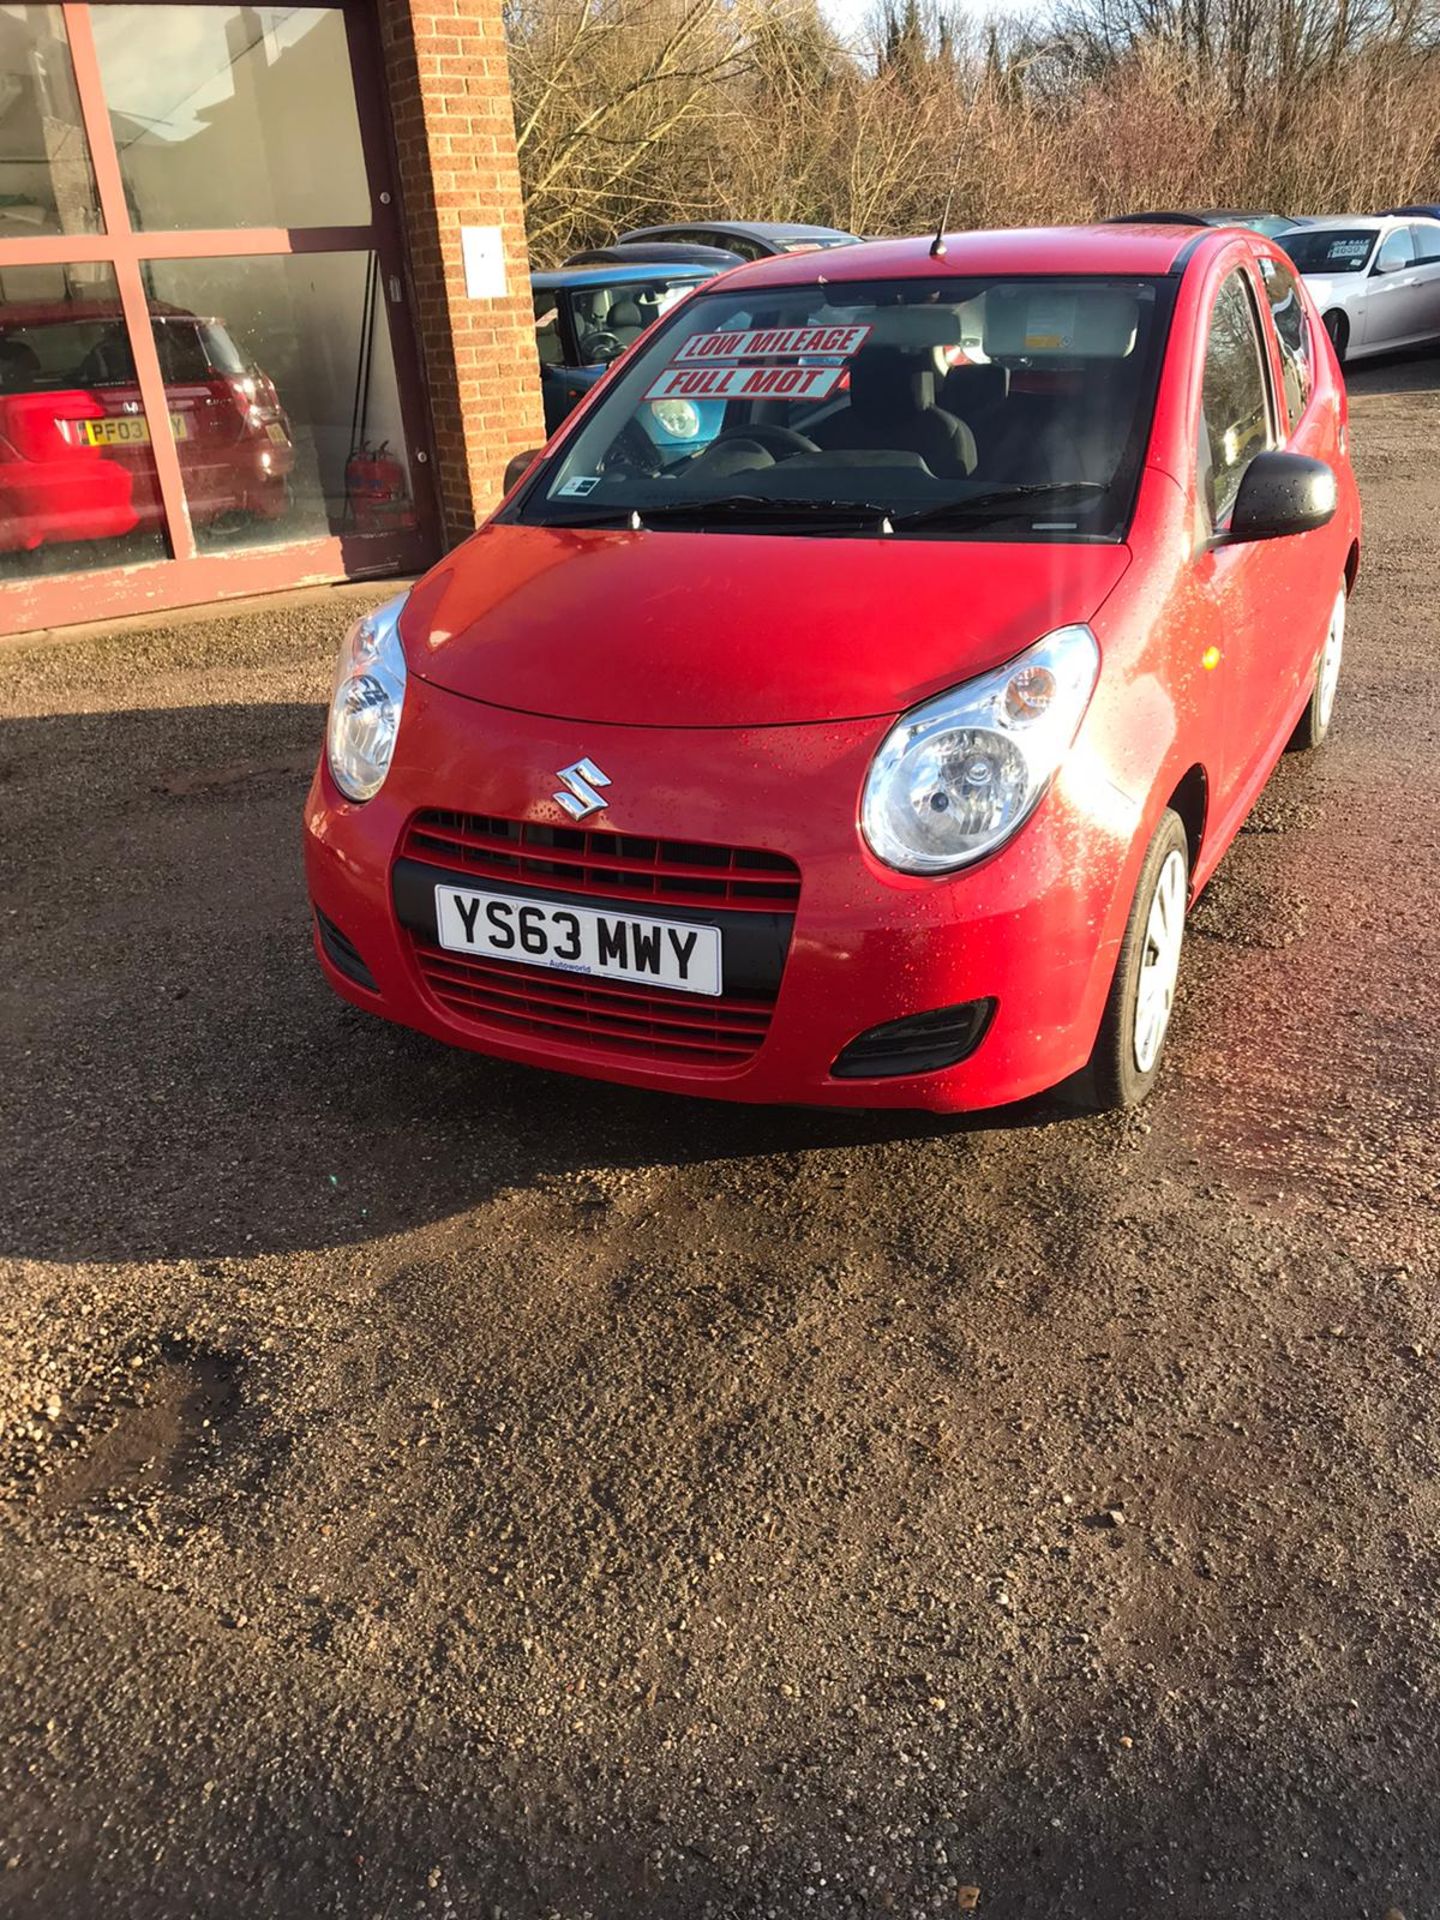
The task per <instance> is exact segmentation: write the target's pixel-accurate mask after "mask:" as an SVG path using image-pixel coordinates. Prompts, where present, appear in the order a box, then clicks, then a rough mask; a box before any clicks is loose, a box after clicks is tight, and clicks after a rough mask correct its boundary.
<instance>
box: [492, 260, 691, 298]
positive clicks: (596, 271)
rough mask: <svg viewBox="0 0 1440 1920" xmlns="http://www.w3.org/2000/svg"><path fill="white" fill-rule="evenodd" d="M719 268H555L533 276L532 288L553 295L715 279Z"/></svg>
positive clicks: (670, 264) (676, 264)
mask: <svg viewBox="0 0 1440 1920" xmlns="http://www.w3.org/2000/svg"><path fill="white" fill-rule="evenodd" d="M718 271H719V269H718V268H716V267H697V266H693V265H690V264H689V263H687V262H681V261H667V260H648V261H645V262H643V263H641V262H636V261H628V262H626V264H625V265H624V266H619V265H617V266H613V267H604V266H601V267H552V268H550V269H549V270H548V271H546V272H544V273H532V274H531V276H530V285H531V286H532V287H533V288H534V289H535V291H536V292H537V293H549V292H551V291H553V290H554V289H555V288H557V287H613V286H617V285H618V286H630V285H632V284H634V283H636V282H642V281H643V282H649V281H651V280H693V281H694V282H695V284H696V285H697V286H698V285H699V284H700V282H701V281H702V280H713V279H714V278H715V275H716V273H717V272H718Z"/></svg>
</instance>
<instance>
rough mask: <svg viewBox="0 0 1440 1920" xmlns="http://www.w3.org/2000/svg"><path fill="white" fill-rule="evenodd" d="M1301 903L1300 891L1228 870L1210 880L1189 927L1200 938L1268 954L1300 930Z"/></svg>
mask: <svg viewBox="0 0 1440 1920" xmlns="http://www.w3.org/2000/svg"><path fill="white" fill-rule="evenodd" d="M1307 907H1308V902H1307V901H1306V899H1305V897H1304V896H1303V895H1302V894H1299V893H1292V892H1288V891H1286V890H1284V889H1282V888H1279V887H1276V886H1274V885H1273V884H1271V883H1270V882H1269V880H1268V879H1264V880H1261V879H1256V878H1254V877H1252V876H1251V875H1249V874H1247V873H1244V872H1241V871H1239V870H1237V869H1235V868H1232V869H1231V870H1229V871H1228V872H1226V871H1223V870H1222V871H1221V872H1220V873H1218V874H1217V875H1216V876H1215V878H1214V879H1213V880H1212V881H1211V882H1210V885H1209V886H1208V887H1207V888H1206V889H1205V891H1204V893H1203V894H1201V896H1200V899H1199V901H1198V902H1197V903H1196V906H1195V909H1194V911H1193V912H1192V913H1191V915H1190V922H1189V925H1190V929H1191V931H1192V932H1194V933H1197V934H1199V935H1200V936H1201V937H1202V938H1203V939H1206V940H1220V941H1223V942H1224V943H1225V945H1227V946H1232V947H1254V948H1258V949H1259V950H1261V951H1262V952H1269V951H1274V950H1278V949H1279V948H1281V947H1288V946H1289V945H1290V943H1291V942H1292V941H1294V940H1298V939H1299V938H1300V936H1301V935H1302V934H1303V933H1304V931H1305V920H1306V912H1307Z"/></svg>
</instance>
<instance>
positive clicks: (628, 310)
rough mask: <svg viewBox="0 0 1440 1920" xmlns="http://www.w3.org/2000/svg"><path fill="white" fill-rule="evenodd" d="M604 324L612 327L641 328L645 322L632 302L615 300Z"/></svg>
mask: <svg viewBox="0 0 1440 1920" xmlns="http://www.w3.org/2000/svg"><path fill="white" fill-rule="evenodd" d="M606 324H607V325H609V326H612V327H643V326H644V324H645V322H644V320H643V318H642V317H641V313H640V309H639V307H637V306H636V304H635V302H634V301H633V300H617V301H615V302H614V304H613V305H612V306H611V308H610V313H609V317H608V320H607V323H606Z"/></svg>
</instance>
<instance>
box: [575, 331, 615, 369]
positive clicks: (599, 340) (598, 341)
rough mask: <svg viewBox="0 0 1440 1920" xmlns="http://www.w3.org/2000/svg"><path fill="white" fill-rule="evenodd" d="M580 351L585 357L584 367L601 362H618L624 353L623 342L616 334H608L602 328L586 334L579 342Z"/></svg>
mask: <svg viewBox="0 0 1440 1920" xmlns="http://www.w3.org/2000/svg"><path fill="white" fill-rule="evenodd" d="M580 351H581V353H582V354H583V355H584V356H585V364H586V366H594V365H595V364H596V363H597V362H599V361H601V360H618V359H619V358H620V356H621V354H622V353H623V352H624V351H625V342H624V341H623V340H622V339H621V338H620V336H619V334H618V333H609V332H607V331H606V330H605V329H604V328H603V327H602V328H600V329H599V330H598V331H597V332H595V333H587V334H586V335H585V338H584V339H583V340H582V341H581V342H580Z"/></svg>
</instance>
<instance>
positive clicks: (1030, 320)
mask: <svg viewBox="0 0 1440 1920" xmlns="http://www.w3.org/2000/svg"><path fill="white" fill-rule="evenodd" d="M1074 339H1075V302H1074V300H1073V298H1067V297H1066V295H1064V294H1051V295H1050V296H1049V297H1048V298H1047V297H1045V296H1043V295H1036V296H1035V298H1034V299H1032V300H1031V301H1030V303H1029V305H1028V307H1027V309H1026V314H1025V352H1026V353H1064V352H1065V351H1066V350H1067V349H1068V348H1069V347H1070V346H1071V345H1072V344H1073V342H1074Z"/></svg>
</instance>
